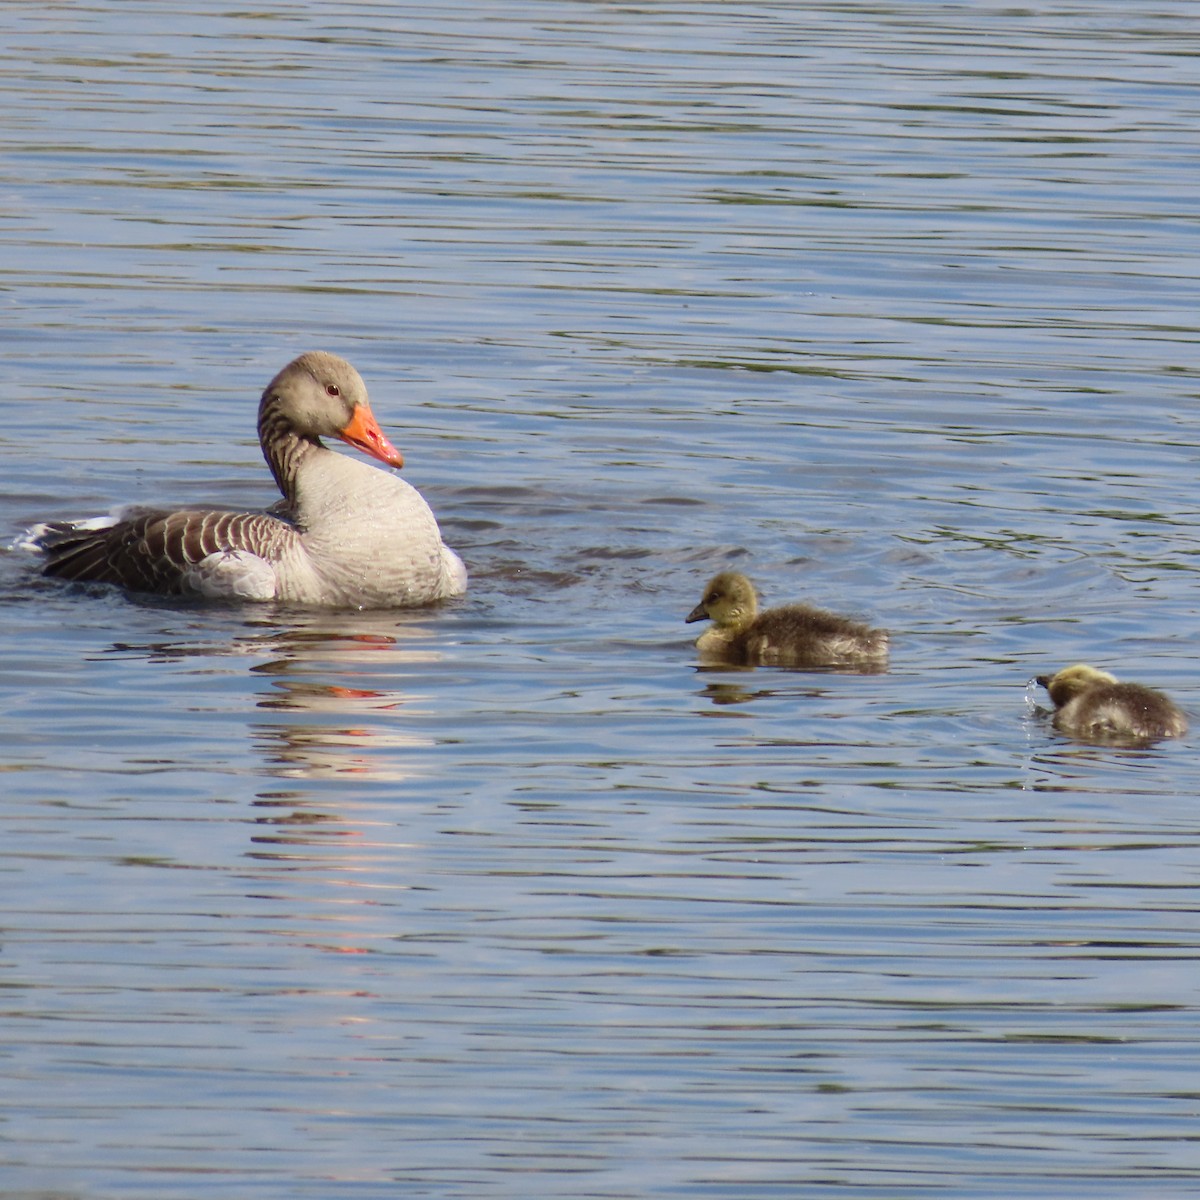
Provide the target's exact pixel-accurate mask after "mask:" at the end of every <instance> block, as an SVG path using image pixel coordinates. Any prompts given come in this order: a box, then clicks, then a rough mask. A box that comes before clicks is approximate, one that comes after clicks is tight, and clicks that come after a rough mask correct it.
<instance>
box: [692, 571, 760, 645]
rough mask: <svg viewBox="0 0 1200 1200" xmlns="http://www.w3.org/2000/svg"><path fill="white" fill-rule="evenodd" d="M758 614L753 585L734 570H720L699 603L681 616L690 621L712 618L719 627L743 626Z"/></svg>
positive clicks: (735, 628) (736, 627) (756, 598)
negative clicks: (685, 614) (684, 615)
mask: <svg viewBox="0 0 1200 1200" xmlns="http://www.w3.org/2000/svg"><path fill="white" fill-rule="evenodd" d="M757 615H758V597H757V596H756V595H755V592H754V584H752V583H751V582H750V580H749V579H747V578H746V576H745V575H741V574H739V573H738V572H737V571H722V572H721V573H720V574H719V575H714V576H713V577H712V579H710V580H709V581H708V586H707V587H706V588H705V589H704V595H703V596H702V597H701V599H700V603H699V604H697V605H696V607H695V608H693V609H692V611H691V612H690V613H688V615H687V616H686V617H685V618H684V624H685V625H690V624H691V623H692V622H693V621H712V623H713V624H714V625H716V626H717V627H718V628H721V629H730V630H735V631H736V630H742V629H745V628H746V627H747V626H748V625H749V624H750V623H751V622H752V621H753V620H754V618H755V617H756V616H757Z"/></svg>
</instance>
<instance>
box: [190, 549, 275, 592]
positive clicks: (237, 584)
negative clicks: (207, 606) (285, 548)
mask: <svg viewBox="0 0 1200 1200" xmlns="http://www.w3.org/2000/svg"><path fill="white" fill-rule="evenodd" d="M183 584H184V587H186V588H188V589H189V590H191V591H194V592H199V593H200V595H201V596H208V597H209V598H210V599H212V600H274V599H275V591H276V587H277V581H276V578H275V568H274V567H273V566H271V564H270V563H269V562H267V561H266V560H265V559H261V558H259V557H258V555H257V554H251V553H250V551H248V550H221V551H219V552H218V553H216V554H210V555H209V556H208V557H207V558H202V559H201V560H200V561H199V562H198V563H197V564H196V565H195V566H194V567H192V568H190V569H189V570H187V571H185V572H184V574H183Z"/></svg>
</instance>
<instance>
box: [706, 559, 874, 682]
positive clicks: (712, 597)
mask: <svg viewBox="0 0 1200 1200" xmlns="http://www.w3.org/2000/svg"><path fill="white" fill-rule="evenodd" d="M684 620H685V622H686V623H688V624H690V623H691V622H693V621H705V620H709V621H712V626H711V627H710V628H708V629H706V630H705V631H704V632H703V633H702V634H701V635H700V637H699V638H698V639H697V641H696V648H697V649H698V650H699V651H700V655H701V658H703V659H705V660H708V661H711V662H725V663H732V664H737V665H743V666H758V665H762V666H776V667H852V668H856V669H858V670H880V669H882V668H883V666H884V665H885V664H886V663H887V657H888V635H887V631H886V630H883V629H872V628H870V627H869V626H867V625H863V624H862V623H861V622H859V621H852V620H851V619H850V618H849V617H842V616H838V615H837V614H836V613H831V612H826V611H825V610H824V609H820V608H813V607H811V606H810V605H807V604H788V605H784V606H783V607H782V608H771V609H768V610H767V611H766V612H763V613H760V612H759V611H758V596H757V594H756V593H755V591H754V585H753V584H752V583H751V582H750V580H749V579H747V578H746V576H745V575H741V574H739V573H738V572H736V571H722V572H721V574H719V575H715V576H714V577H713V578H712V579H711V580H710V581H709V583H708V586H707V587H706V588H705V589H704V595H703V597H702V598H701V600H700V603H699V604H697V605H696V607H695V608H694V609H692V611H691V612H690V613H689V614H688V615H687V617H686V618H684Z"/></svg>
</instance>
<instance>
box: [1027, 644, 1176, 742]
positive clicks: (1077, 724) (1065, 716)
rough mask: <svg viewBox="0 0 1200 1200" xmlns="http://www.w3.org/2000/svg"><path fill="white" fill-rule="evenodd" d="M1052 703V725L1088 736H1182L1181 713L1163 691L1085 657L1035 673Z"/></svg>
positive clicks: (1095, 738) (1132, 739) (1095, 739)
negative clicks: (1120, 678) (1129, 680)
mask: <svg viewBox="0 0 1200 1200" xmlns="http://www.w3.org/2000/svg"><path fill="white" fill-rule="evenodd" d="M1037 681H1038V683H1040V684H1041V685H1042V687H1044V688H1045V689H1046V691H1047V692H1049V694H1050V699H1051V701H1052V702H1053V704H1054V708H1055V713H1054V722H1053V723H1054V728H1055V729H1057V730H1058V731H1059V732H1060V733H1065V734H1068V735H1069V736H1070V737H1074V738H1079V739H1081V740H1083V741H1088V742H1122V741H1130V742H1148V741H1153V740H1155V739H1157V738H1164V737H1182V736H1183V735H1184V734H1185V733H1187V728H1188V723H1187V717H1185V716H1184V715H1183V711H1182V710H1181V709H1180V708H1179V707H1178V706H1177V705H1176V704H1175V702H1174V701H1173V700H1171V699H1170V698H1169V697H1167V696H1164V695H1163V694H1162V692H1158V691H1155V690H1154V689H1153V688H1148V687H1143V686H1142V685H1141V684H1140V683H1120V682H1118V681H1117V679H1116V677H1115V676H1113V675H1110V674H1109V673H1108V672H1107V671H1098V670H1097V669H1096V668H1095V667H1089V666H1088V665H1087V664H1086V663H1076V664H1075V665H1074V666H1073V667H1064V668H1063V669H1062V670H1061V671H1059V672H1057V673H1056V674H1054V675H1039V676H1038V677H1037Z"/></svg>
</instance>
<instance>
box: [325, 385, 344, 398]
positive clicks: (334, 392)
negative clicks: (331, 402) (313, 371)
mask: <svg viewBox="0 0 1200 1200" xmlns="http://www.w3.org/2000/svg"><path fill="white" fill-rule="evenodd" d="M341 394H342V389H341V388H340V387H338V385H337V384H336V383H327V384H326V385H325V395H327V396H340V395H341Z"/></svg>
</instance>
